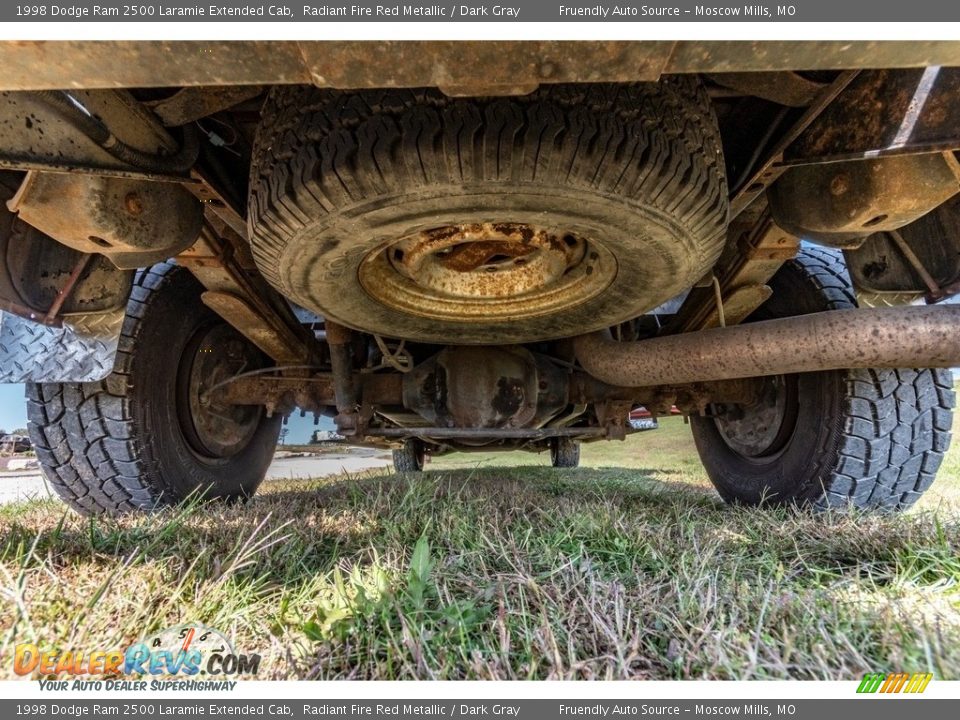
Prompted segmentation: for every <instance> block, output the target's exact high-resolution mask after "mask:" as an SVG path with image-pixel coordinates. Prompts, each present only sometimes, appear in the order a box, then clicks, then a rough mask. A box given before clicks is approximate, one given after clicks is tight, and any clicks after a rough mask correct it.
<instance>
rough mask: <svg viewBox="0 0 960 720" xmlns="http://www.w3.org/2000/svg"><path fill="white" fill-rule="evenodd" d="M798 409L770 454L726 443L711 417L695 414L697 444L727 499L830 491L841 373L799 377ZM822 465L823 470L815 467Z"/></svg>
mask: <svg viewBox="0 0 960 720" xmlns="http://www.w3.org/2000/svg"><path fill="white" fill-rule="evenodd" d="M796 392H797V394H798V405H797V414H796V416H795V418H792V420H793V422H794V426H793V429H792V432H791V434H790V436H789V439H788V440H787V442H786V444H785V445H784V447H782V448H781V449H780V450H779V451H778V452H777V453H775V454H771V455H770V456H768V457H760V458H748V457H745V456H743V455H741V454H739V453H738V452H736V451H735V450H733V449H732V448H730V446H729V445H728V444H727V442H726V441H725V440H724V438H723V436H722V435H721V434H720V431H719V429H718V428H717V424H716V422H715V421H714V420H713V418H710V417H697V416H694V417H692V418H691V429H692V431H693V439H694V443H695V445H696V447H697V451H698V453H699V454H700V457H701V459H702V461H703V464H704V466H705V467H706V468H707V472H708V474H709V476H710V480H711V482H713V484H714V486H715V487H716V488H717V492H719V493H720V496H721V497H722V498H723V499H724V500H726V501H727V502H741V503H744V504H748V505H762V504H783V503H787V502H804V501H814V500H816V499H817V498H818V497H820V496H821V495H823V493H824V492H826V491H827V489H828V488H827V487H826V486H825V485H826V483H827V482H828V479H829V476H830V469H831V465H830V462H828V461H829V459H832V458H835V457H836V456H837V454H838V453H839V449H840V444H841V441H842V432H843V423H842V422H838V421H837V419H838V418H841V417H842V408H841V406H840V405H841V399H842V398H843V395H844V392H845V382H844V375H843V373H842V372H837V371H829V372H818V373H804V374H802V375H799V376H798V377H797V388H796ZM811 465H814V466H816V465H820V469H819V471H818V469H817V468H816V467H813V468H811Z"/></svg>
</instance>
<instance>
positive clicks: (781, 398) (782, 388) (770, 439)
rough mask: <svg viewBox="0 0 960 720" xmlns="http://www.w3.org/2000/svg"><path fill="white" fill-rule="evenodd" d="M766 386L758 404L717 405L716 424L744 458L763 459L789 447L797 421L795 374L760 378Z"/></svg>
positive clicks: (759, 380) (772, 456) (721, 433)
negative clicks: (743, 405) (740, 405)
mask: <svg viewBox="0 0 960 720" xmlns="http://www.w3.org/2000/svg"><path fill="white" fill-rule="evenodd" d="M756 382H757V383H759V384H761V385H762V386H763V390H762V391H761V392H760V393H758V395H759V396H760V398H761V399H760V401H759V402H758V403H757V404H756V405H752V406H748V407H745V408H740V407H736V406H729V407H726V406H714V412H715V413H716V415H715V416H714V423H715V424H716V426H717V431H718V432H719V433H720V437H722V438H723V440H724V442H726V443H727V446H728V447H729V448H730V449H731V450H733V451H734V452H736V453H737V454H738V455H740V456H741V457H743V458H745V459H747V460H752V461H758V462H759V461H764V460H769V459H771V458H774V457H777V456H779V455H780V453H781V452H782V451H783V449H784V448H785V447H786V445H787V443H788V442H789V440H790V438H791V437H792V436H793V432H794V430H795V428H796V422H797V386H796V377H795V376H783V375H778V376H775V377H771V378H757V380H756Z"/></svg>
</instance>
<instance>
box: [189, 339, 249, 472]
mask: <svg viewBox="0 0 960 720" xmlns="http://www.w3.org/2000/svg"><path fill="white" fill-rule="evenodd" d="M259 363H260V359H259V356H258V353H257V351H256V349H255V348H253V346H252V345H250V343H248V342H246V341H244V340H243V339H242V338H241V337H240V336H239V335H238V333H237V332H236V331H235V330H233V329H232V328H230V327H229V326H228V325H222V324H218V325H215V326H213V327H212V328H207V329H204V330H201V331H200V332H198V333H197V334H196V335H195V336H194V337H193V338H192V339H191V341H190V342H189V343H188V344H187V347H186V349H185V351H184V354H183V359H182V360H181V366H180V371H179V373H178V381H177V385H178V397H177V415H178V418H179V420H180V427H181V429H182V431H183V434H184V436H185V437H186V439H187V442H188V443H189V444H190V446H191V448H192V449H193V450H194V452H196V453H197V454H198V455H200V456H203V457H208V458H214V459H217V458H227V457H231V456H232V455H235V454H237V453H238V452H240V451H241V450H243V448H244V447H246V446H247V443H249V442H250V439H251V438H252V437H253V435H254V433H256V431H257V427H258V425H259V422H260V415H261V409H260V408H259V407H255V406H252V405H228V404H225V403H221V402H219V401H218V400H217V398H216V396H215V395H214V396H212V397H211V396H210V394H209V393H208V392H207V390H208V389H209V388H211V387H214V386H215V385H217V384H218V383H221V382H223V381H224V380H227V379H229V378H231V377H233V376H234V375H236V374H237V373H240V372H243V371H245V370H250V369H251V368H257V367H259Z"/></svg>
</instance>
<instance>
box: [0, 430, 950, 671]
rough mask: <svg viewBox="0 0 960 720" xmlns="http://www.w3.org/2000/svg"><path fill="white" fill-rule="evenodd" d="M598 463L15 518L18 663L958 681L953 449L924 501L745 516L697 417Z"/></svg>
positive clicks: (324, 484)
mask: <svg viewBox="0 0 960 720" xmlns="http://www.w3.org/2000/svg"><path fill="white" fill-rule="evenodd" d="M583 455H584V457H583V460H584V462H585V463H587V464H590V465H593V466H595V467H593V468H590V469H579V470H576V471H554V470H553V469H551V468H547V467H543V464H544V463H545V462H546V460H545V458H543V457H539V458H538V457H537V456H531V455H500V456H497V455H458V456H451V457H450V458H440V459H438V460H437V461H435V462H434V463H431V465H430V466H429V468H430V472H428V473H425V474H424V475H423V476H421V477H417V476H397V475H391V474H387V473H385V472H381V473H369V474H365V475H362V476H354V477H343V476H340V477H333V478H327V479H323V480H316V481H310V482H289V481H287V482H276V483H268V484H267V486H265V488H264V489H263V490H262V492H261V494H260V495H258V496H257V498H256V499H255V500H254V501H253V502H251V503H249V504H248V505H246V506H242V507H241V506H234V507H221V506H193V507H187V508H183V509H180V510H176V511H173V510H171V511H165V512H163V513H160V514H156V515H153V516H149V517H141V518H123V519H120V520H103V519H97V520H89V519H83V518H80V517H78V516H77V515H74V514H72V513H69V512H68V513H65V512H64V510H63V508H62V507H61V506H60V505H59V504H58V503H56V502H53V501H32V502H27V503H22V504H17V505H8V506H4V507H0V634H2V635H0V675H2V676H10V675H11V674H12V668H11V665H12V662H11V655H12V648H13V645H14V643H16V642H25V641H34V642H38V643H39V644H40V645H42V646H45V647H60V648H62V649H66V648H68V647H69V648H88V649H92V648H95V647H99V648H107V647H114V646H119V645H125V644H127V643H130V642H132V641H134V640H138V639H140V638H141V637H143V636H144V635H146V634H148V633H150V632H153V631H156V630H159V629H162V628H163V627H166V626H169V625H174V624H177V623H181V622H187V621H198V622H202V623H204V624H206V625H209V626H213V627H216V628H218V629H220V630H222V631H224V632H226V633H227V634H228V635H230V636H232V637H233V639H234V645H235V647H237V648H238V649H239V650H240V651H243V652H259V653H261V654H262V655H263V656H264V659H263V663H262V665H261V669H260V675H259V677H260V678H316V679H330V678H357V679H361V678H373V679H409V678H429V679H434V678H437V679H448V678H449V679H457V678H472V679H477V678H480V679H483V678H501V679H534V678H596V679H606V678H639V679H674V678H710V679H754V678H798V679H854V678H857V679H859V677H860V676H861V675H862V674H863V673H865V672H868V671H879V672H883V671H887V670H904V671H911V672H913V671H931V672H933V673H935V675H936V677H938V678H951V679H960V559H958V548H960V450H958V449H957V448H956V447H955V449H954V450H953V452H952V454H951V455H950V457H949V459H948V462H947V464H946V466H945V467H944V469H943V471H942V472H941V476H940V479H939V480H938V483H937V484H936V485H935V486H934V488H933V489H932V490H931V491H930V493H928V496H927V497H926V498H924V500H923V502H922V504H921V506H920V507H919V508H918V509H916V510H914V511H912V512H910V513H909V514H907V515H903V516H849V515H848V516H839V515H838V516H827V517H811V516H809V515H807V514H805V513H802V512H795V511H786V510H764V511H757V510H743V509H736V508H730V507H726V506H724V505H722V504H721V503H720V502H719V500H718V499H717V497H716V495H715V494H714V492H713V491H712V490H711V489H710V488H709V487H708V483H707V481H706V478H705V476H704V474H703V472H702V470H701V469H700V467H699V464H698V462H697V461H696V457H695V454H694V452H693V450H692V444H691V441H690V437H689V432H688V430H687V428H686V427H685V426H684V425H683V424H682V423H681V422H680V421H679V420H675V419H671V420H668V421H666V422H664V427H663V428H662V429H661V430H659V431H656V432H650V433H643V434H640V435H637V436H634V437H633V438H631V439H630V440H628V441H627V442H626V443H622V444H618V443H606V444H599V443H598V444H595V445H591V446H587V447H585V448H584V453H583ZM516 461H520V462H524V463H527V464H530V463H538V464H539V466H534V467H525V468H507V467H504V466H503V465H504V464H507V465H509V464H511V463H513V462H516Z"/></svg>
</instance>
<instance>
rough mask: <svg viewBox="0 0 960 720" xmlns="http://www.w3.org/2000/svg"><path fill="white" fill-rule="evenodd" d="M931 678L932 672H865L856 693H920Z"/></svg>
mask: <svg viewBox="0 0 960 720" xmlns="http://www.w3.org/2000/svg"><path fill="white" fill-rule="evenodd" d="M932 679H933V673H913V674H912V675H911V674H909V673H889V674H886V675H884V674H883V673H867V674H866V675H864V676H863V680H861V681H860V685H859V686H858V687H857V692H858V693H864V694H870V693H875V692H880V693H885V694H892V693H900V692H903V693H912V694H917V693H922V692H923V691H924V690H926V689H927V685H929V684H930V681H931V680H932Z"/></svg>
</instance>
